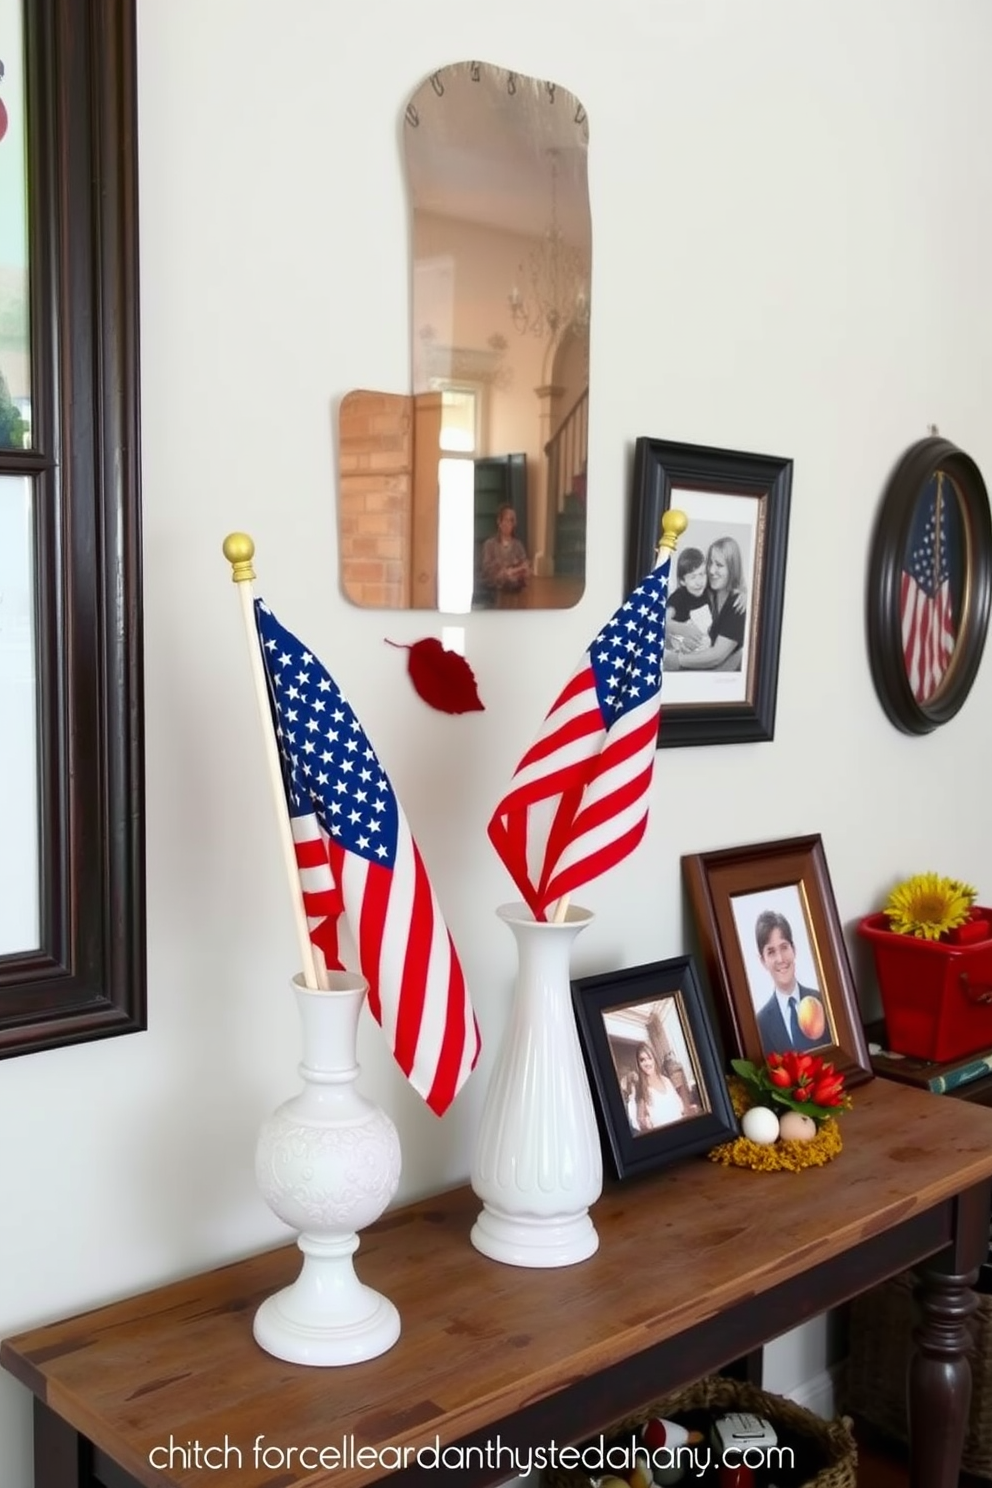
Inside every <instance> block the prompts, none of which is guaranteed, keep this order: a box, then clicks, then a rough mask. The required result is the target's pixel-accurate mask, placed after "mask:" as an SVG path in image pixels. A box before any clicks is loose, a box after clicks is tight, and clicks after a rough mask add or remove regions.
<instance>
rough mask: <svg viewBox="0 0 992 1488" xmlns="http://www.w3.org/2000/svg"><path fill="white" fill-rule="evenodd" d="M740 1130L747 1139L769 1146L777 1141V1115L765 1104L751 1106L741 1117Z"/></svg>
mask: <svg viewBox="0 0 992 1488" xmlns="http://www.w3.org/2000/svg"><path fill="white" fill-rule="evenodd" d="M741 1131H742V1132H743V1133H744V1135H745V1136H746V1137H747V1139H748V1141H750V1142H758V1143H759V1144H760V1145H761V1146H762V1147H770V1146H771V1144H772V1142H777V1141H778V1117H777V1116H776V1115H775V1112H774V1111H769V1109H768V1107H767V1106H752V1107H751V1109H750V1111H745V1112H744V1115H743V1116H742V1117H741Z"/></svg>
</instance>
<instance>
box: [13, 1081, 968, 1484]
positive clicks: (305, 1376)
mask: <svg viewBox="0 0 992 1488" xmlns="http://www.w3.org/2000/svg"><path fill="white" fill-rule="evenodd" d="M854 1100H855V1109H854V1110H853V1111H852V1112H850V1113H849V1114H847V1115H845V1116H844V1117H843V1118H842V1120H843V1132H844V1150H843V1152H842V1153H841V1155H840V1156H839V1157H838V1158H837V1160H836V1161H835V1162H833V1163H831V1164H829V1165H828V1166H827V1167H825V1168H818V1169H810V1170H808V1171H806V1172H803V1173H798V1174H793V1173H769V1174H758V1173H751V1172H746V1171H739V1170H736V1169H725V1168H722V1167H717V1166H715V1165H714V1164H712V1163H709V1162H707V1161H706V1160H705V1159H698V1160H690V1161H687V1162H683V1163H681V1164H679V1165H677V1166H676V1167H673V1168H670V1169H667V1170H664V1171H662V1172H661V1173H659V1174H657V1175H655V1176H653V1177H651V1178H648V1179H643V1180H640V1181H635V1182H629V1183H625V1184H612V1185H608V1187H607V1189H606V1191H605V1192H604V1194H603V1196H602V1198H601V1199H600V1200H599V1202H598V1203H597V1204H596V1205H595V1207H594V1210H593V1217H594V1220H595V1223H596V1227H597V1229H598V1231H599V1235H600V1248H599V1251H598V1253H597V1254H596V1255H595V1256H593V1257H591V1258H590V1259H589V1260H588V1261H585V1262H583V1263H581V1264H580V1265H577V1266H571V1267H567V1268H564V1269H561V1270H550V1271H531V1270H524V1269H519V1268H516V1267H511V1266H503V1265H500V1264H498V1263H496V1262H493V1261H490V1260H487V1259H486V1258H485V1257H483V1256H481V1255H479V1254H478V1252H477V1251H475V1250H474V1249H473V1247H472V1246H471V1244H470V1242H469V1230H470V1228H471V1225H472V1222H473V1220H474V1218H475V1216H476V1214H477V1212H478V1209H479V1202H478V1200H477V1199H476V1198H475V1197H474V1195H473V1194H472V1192H471V1190H470V1189H468V1188H461V1189H457V1190H454V1191H452V1192H450V1193H446V1194H443V1195H440V1196H438V1197H435V1198H432V1199H428V1200H425V1201H423V1202H421V1203H418V1204H414V1205H411V1206H409V1207H407V1208H404V1209H400V1210H397V1211H395V1212H393V1213H391V1214H389V1215H387V1216H386V1217H385V1218H384V1219H383V1220H382V1221H381V1222H380V1223H378V1224H377V1225H375V1226H374V1227H373V1228H372V1229H370V1230H369V1231H368V1232H366V1233H365V1234H364V1235H363V1237H362V1242H361V1247H360V1249H359V1251H358V1255H357V1257H356V1269H357V1271H358V1274H359V1276H360V1278H361V1279H362V1280H363V1281H366V1282H368V1283H369V1284H370V1285H372V1286H375V1287H376V1288H378V1289H379V1290H380V1291H382V1292H383V1293H385V1295H387V1296H388V1297H390V1298H391V1299H392V1300H393V1302H395V1304H396V1306H397V1307H398V1308H399V1312H400V1316H401V1319H402V1323H403V1332H402V1335H401V1338H400V1340H399V1342H398V1343H397V1344H396V1346H395V1347H394V1348H393V1349H391V1350H390V1351H389V1352H388V1353H387V1354H384V1355H383V1356H382V1357H381V1358H379V1359H375V1360H372V1361H370V1362H368V1363H365V1364H357V1365H351V1366H348V1367H345V1368H333V1369H316V1368H310V1369H308V1368H305V1367H302V1366H298V1365H291V1364H285V1363H282V1362H281V1361H279V1360H277V1359H273V1358H271V1357H270V1356H269V1355H267V1354H265V1353H264V1352H262V1350H260V1349H259V1348H258V1347H257V1345H256V1344H255V1343H254V1341H253V1339H252V1334H251V1324H252V1317H253V1314H254V1311H255V1309H256V1307H257V1306H258V1305H259V1303H260V1302H261V1301H262V1300H263V1299H264V1298H265V1297H266V1296H268V1295H269V1294H270V1293H271V1292H273V1291H274V1290H276V1289H278V1288H279V1287H280V1286H284V1285H286V1284H287V1283H288V1282H290V1281H291V1280H293V1279H294V1277H295V1276H296V1274H297V1272H298V1270H299V1265H300V1257H299V1253H298V1251H297V1250H296V1248H295V1246H285V1247H282V1248H280V1249H279V1250H277V1251H271V1252H268V1253H266V1254H264V1255H260V1256H257V1257H254V1258H252V1259H250V1260H248V1261H243V1262H238V1263H236V1264H234V1265H230V1266H226V1267H223V1268H221V1269H219V1270H216V1271H211V1272H207V1273H205V1274H204V1275H201V1276H197V1277H193V1278H191V1279H189V1280H186V1281H180V1282H177V1283H174V1284H172V1285H169V1286H165V1287H161V1288H158V1289H156V1290H154V1291H151V1292H148V1293H146V1294H145V1295H144V1296H141V1297H137V1298H134V1299H132V1300H130V1301H126V1302H121V1303H116V1304H113V1305H111V1306H109V1307H104V1308H101V1309H99V1310H98V1311H95V1312H90V1313H87V1314H84V1315H82V1316H81V1317H77V1318H74V1319H69V1320H67V1321H64V1322H60V1323H57V1324H54V1325H52V1326H49V1327H44V1328H38V1329H35V1330H32V1331H31V1332H28V1333H24V1334H21V1335H20V1336H19V1337H17V1338H13V1339H8V1340H7V1341H6V1342H5V1343H4V1344H3V1345H2V1348H0V1363H2V1364H3V1365H4V1366H5V1367H6V1368H7V1369H8V1370H10V1371H11V1372H12V1373H13V1374H14V1375H16V1377H17V1378H18V1379H19V1380H21V1381H23V1383H24V1384H26V1385H27V1386H28V1387H29V1388H30V1389H31V1390H33V1391H34V1392H35V1393H36V1394H37V1395H38V1396H40V1397H41V1398H42V1399H43V1400H45V1401H46V1402H47V1403H48V1405H49V1406H50V1407H51V1408H52V1409H53V1410H54V1411H56V1412H57V1413H58V1414H59V1415H60V1416H61V1417H62V1418H63V1419H64V1420H66V1421H68V1422H69V1423H70V1424H71V1425H72V1426H73V1427H75V1429H76V1430H78V1431H80V1432H82V1433H83V1434H84V1435H85V1436H87V1437H89V1438H90V1439H91V1440H92V1441H93V1442H94V1443H96V1445H97V1446H98V1447H100V1448H101V1449H102V1450H104V1451H105V1452H107V1453H108V1455H110V1456H111V1457H112V1458H113V1459H114V1460H115V1461H116V1462H118V1463H119V1464H120V1465H121V1466H122V1467H124V1468H125V1469H126V1470H127V1471H128V1472H129V1473H131V1474H132V1475H133V1477H134V1478H135V1479H136V1481H137V1482H139V1483H140V1484H142V1485H147V1488H163V1485H169V1488H173V1485H174V1488H203V1484H204V1482H205V1481H210V1478H209V1475H205V1472H204V1466H205V1463H206V1462H208V1461H209V1459H202V1460H201V1461H200V1463H199V1464H198V1465H197V1464H195V1463H194V1461H193V1459H192V1454H191V1461H190V1465H189V1466H188V1467H185V1468H184V1467H182V1466H179V1465H178V1464H179V1462H180V1460H181V1459H180V1458H179V1457H178V1456H176V1454H173V1456H174V1463H175V1464H176V1465H174V1466H173V1467H172V1468H171V1469H170V1470H169V1471H168V1472H164V1471H158V1470H156V1469H155V1468H153V1467H152V1466H151V1465H150V1462H149V1453H150V1452H151V1451H152V1449H153V1448H156V1447H159V1448H161V1447H163V1446H168V1444H169V1443H170V1438H171V1439H172V1441H173V1443H174V1444H176V1445H179V1446H180V1447H184V1448H185V1447H187V1446H189V1445H191V1444H193V1443H199V1444H200V1448H201V1451H205V1450H206V1448H207V1447H211V1448H218V1447H220V1446H222V1445H223V1444H225V1443H226V1444H227V1445H228V1447H229V1448H236V1449H237V1450H238V1451H240V1453H241V1454H242V1464H241V1470H240V1471H239V1472H238V1473H237V1474H236V1476H231V1477H228V1476H227V1475H226V1474H218V1476H216V1477H215V1478H214V1479H213V1480H214V1481H236V1482H237V1483H238V1484H239V1488H263V1485H264V1488H276V1485H280V1488H303V1485H317V1484H326V1485H330V1484H333V1485H334V1488H358V1485H366V1488H367V1485H368V1484H370V1483H371V1482H372V1481H374V1480H375V1478H376V1477H377V1476H378V1473H377V1472H376V1471H374V1470H371V1469H370V1466H369V1464H368V1463H366V1464H365V1465H361V1464H359V1463H358V1462H357V1461H356V1462H355V1463H354V1465H352V1466H341V1465H332V1466H331V1467H328V1468H327V1470H316V1471H313V1470H310V1469H308V1468H306V1467H301V1466H300V1465H299V1463H298V1462H293V1461H290V1460H287V1458H286V1451H287V1449H288V1448H290V1447H294V1446H295V1447H302V1446H309V1447H311V1448H314V1447H316V1448H320V1447H329V1448H332V1449H333V1448H337V1449H339V1450H340V1449H342V1448H343V1449H344V1450H346V1451H347V1450H348V1449H349V1448H348V1444H349V1443H351V1444H353V1451H354V1452H357V1451H358V1449H359V1448H361V1447H367V1448H375V1449H382V1448H384V1447H387V1446H391V1447H393V1448H395V1447H399V1446H409V1447H417V1448H421V1447H424V1446H425V1445H429V1444H432V1443H434V1441H435V1439H436V1438H439V1439H440V1441H441V1443H450V1442H454V1441H458V1440H459V1439H461V1438H463V1437H465V1436H466V1435H468V1434H469V1433H471V1432H473V1431H478V1430H480V1429H483V1428H486V1427H488V1426H490V1425H492V1424H493V1423H494V1422H498V1421H503V1420H505V1419H506V1418H507V1417H509V1416H511V1415H512V1414H513V1413H514V1412H515V1411H517V1410H520V1409H521V1408H522V1407H523V1406H525V1405H528V1404H531V1403H533V1402H534V1401H535V1400H539V1399H541V1398H542V1397H544V1396H547V1395H549V1394H552V1393H554V1392H555V1391H557V1390H560V1389H562V1388H563V1387H564V1386H566V1385H567V1384H568V1383H569V1382H571V1381H573V1380H576V1379H578V1378H581V1377H583V1376H588V1375H590V1374H593V1373H595V1372H597V1371H600V1370H603V1369H605V1368H607V1367H609V1366H611V1365H614V1364H617V1363H620V1362H622V1361H623V1360H625V1359H626V1358H628V1357H630V1356H631V1355H632V1354H636V1353H638V1352H641V1351H642V1350H643V1349H645V1348H646V1347H648V1346H649V1345H653V1344H657V1343H659V1342H661V1341H663V1340H666V1339H670V1338H673V1337H675V1336H676V1335H678V1334H680V1333H683V1332H685V1331H686V1330H689V1329H692V1328H693V1327H694V1326H695V1325H696V1324H697V1323H701V1322H704V1321H705V1320H706V1319H709V1318H712V1317H714V1316H716V1315H718V1314H720V1313H722V1312H724V1311H725V1310H726V1309H727V1308H728V1307H730V1306H732V1305H733V1304H734V1303H736V1302H739V1301H741V1300H742V1298H744V1297H746V1296H753V1295H755V1294H759V1295H760V1294H761V1293H763V1292H767V1291H768V1290H769V1289H770V1288H772V1287H774V1286H776V1285H778V1284H779V1283H781V1282H783V1281H787V1280H788V1279H789V1278H790V1277H794V1276H796V1275H798V1274H799V1273H801V1272H805V1271H807V1270H809V1269H810V1268H812V1267H815V1266H817V1265H818V1264H819V1263H820V1262H823V1261H826V1260H829V1259H830V1258H832V1257H835V1256H838V1255H840V1254H842V1253H843V1252H845V1251H848V1250H850V1249H851V1248H852V1247H854V1246H856V1245H858V1244H860V1243H861V1242H862V1241H864V1240H866V1239H868V1238H869V1237H871V1236H873V1235H878V1234H880V1233H882V1232H883V1231H886V1230H889V1229H892V1228H893V1227H894V1226H896V1225H898V1224H899V1223H900V1222H901V1221H903V1220H904V1219H906V1218H908V1217H909V1216H911V1215H912V1214H914V1213H917V1212H920V1211H923V1210H926V1209H929V1208H931V1207H932V1206H933V1205H935V1204H938V1203H940V1202H942V1201H944V1200H947V1199H949V1198H951V1197H952V1196H953V1195H955V1194H956V1193H959V1192H962V1191H963V1190H965V1189H967V1188H970V1187H972V1186H974V1185H976V1184H980V1183H982V1182H984V1181H986V1180H988V1179H989V1178H990V1177H992V1111H987V1110H985V1109H982V1108H975V1107H973V1106H969V1105H966V1104H963V1103H960V1102H957V1101H949V1100H947V1099H946V1098H943V1097H940V1096H934V1095H930V1094H927V1093H925V1092H922V1091H918V1090H914V1089H911V1088H910V1087H908V1086H901V1085H896V1084H894V1083H890V1082H888V1081H885V1080H880V1079H876V1080H874V1081H872V1082H871V1083H870V1084H869V1085H866V1086H863V1087H860V1088H859V1089H858V1090H857V1091H856V1092H855V1094H854ZM577 1425H578V1432H579V1433H581V1429H582V1428H581V1423H577ZM260 1435H261V1436H263V1437H264V1441H263V1443H262V1445H263V1447H264V1448H267V1449H268V1450H269V1458H268V1461H267V1462H264V1461H259V1464H258V1465H257V1466H256V1465H255V1463H254V1461H253V1448H254V1443H255V1441H256V1438H257V1437H259V1436H260ZM280 1454H282V1455H281V1456H280ZM157 1460H160V1461H161V1460H163V1459H162V1457H161V1453H160V1454H159V1457H158V1459H157ZM214 1460H215V1461H219V1460H220V1459H219V1458H216V1457H215V1459H214ZM231 1460H232V1461H236V1458H232V1459H231ZM326 1461H327V1462H329V1463H330V1462H331V1459H330V1458H327V1459H326Z"/></svg>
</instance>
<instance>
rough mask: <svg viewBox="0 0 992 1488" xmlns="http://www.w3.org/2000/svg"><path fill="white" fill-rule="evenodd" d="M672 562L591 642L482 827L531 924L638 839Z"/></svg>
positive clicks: (651, 758)
mask: <svg viewBox="0 0 992 1488" xmlns="http://www.w3.org/2000/svg"><path fill="white" fill-rule="evenodd" d="M670 562H671V555H670V553H668V552H667V550H666V553H665V556H664V558H663V560H662V562H661V563H660V564H659V566H658V567H657V568H655V569H654V570H653V572H652V573H650V574H649V575H648V577H647V578H646V579H645V580H644V581H643V583H641V584H639V585H638V586H637V588H636V589H635V590H634V591H633V593H632V594H631V595H630V596H629V597H628V598H627V599H626V600H625V602H624V603H623V605H621V607H620V609H619V610H617V612H616V614H615V615H614V616H613V618H612V619H611V620H609V621H608V622H607V624H606V625H605V626H604V627H603V629H602V630H601V631H600V633H599V635H598V636H597V637H596V639H595V640H594V641H593V643H592V645H591V646H590V647H589V649H588V651H587V652H586V654H585V655H584V656H583V658H582V660H581V662H580V663H579V665H578V667H577V668H576V670H575V672H574V674H573V675H572V677H571V679H570V681H569V682H568V683H567V684H566V686H565V687H564V689H563V690H562V692H561V693H560V694H559V696H558V699H557V701H556V702H555V703H554V705H553V706H552V708H551V711H550V712H549V713H548V716H547V718H546V719H545V720H544V725H543V727H542V729H541V732H540V734H539V735H538V737H537V740H536V742H535V743H534V744H533V745H532V746H531V747H530V749H528V751H527V753H526V754H525V755H524V757H523V759H522V760H521V761H520V764H519V765H518V766H517V769H516V773H515V774H514V777H513V779H512V781H511V782H510V789H509V791H508V792H507V794H506V795H505V796H504V797H503V799H502V801H501V802H500V803H499V805H498V806H497V807H496V810H495V812H494V814H493V818H492V820H491V821H490V823H489V836H490V839H491V841H492V843H493V846H494V847H495V849H496V851H497V852H498V853H499V855H500V857H501V858H502V860H503V862H504V863H505V865H506V867H507V868H508V870H509V872H510V876H511V878H512V879H513V881H514V883H515V884H516V885H517V888H518V889H519V890H520V892H521V894H522V895H523V897H524V899H525V901H526V903H527V905H528V907H529V908H530V910H531V913H532V914H533V915H534V918H535V919H536V920H543V919H545V918H546V914H545V911H546V910H547V908H548V906H549V905H550V904H551V903H553V902H554V901H555V900H557V899H560V898H561V897H562V896H563V895H564V894H571V893H572V892H573V891H574V890H575V889H577V888H579V887H581V885H583V884H585V883H588V882H589V880H590V879H592V878H596V877H598V875H599V874H601V873H605V872H606V870H607V869H608V868H612V867H613V866H614V864H616V863H619V862H622V860H623V859H624V858H625V857H626V856H627V854H628V853H631V852H633V850H634V848H635V847H636V846H637V844H638V843H639V842H640V840H641V838H642V837H643V835H644V828H645V825H646V823H647V814H648V796H649V793H650V789H651V775H652V771H653V769H654V757H655V750H656V748H657V744H658V713H659V709H660V707H661V667H662V656H663V652H664V646H665V606H666V604H667V601H668V573H669V566H670Z"/></svg>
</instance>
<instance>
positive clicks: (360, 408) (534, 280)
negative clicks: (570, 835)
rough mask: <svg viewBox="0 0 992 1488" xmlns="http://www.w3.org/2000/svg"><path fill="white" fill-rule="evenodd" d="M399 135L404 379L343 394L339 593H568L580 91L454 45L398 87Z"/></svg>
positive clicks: (402, 601)
mask: <svg viewBox="0 0 992 1488" xmlns="http://www.w3.org/2000/svg"><path fill="white" fill-rule="evenodd" d="M402 133H403V155H404V161H405V165H406V171H407V179H408V183H409V188H410V201H411V208H412V212H411V224H410V225H411V233H410V244H411V250H412V274H411V281H410V287H411V301H410V303H411V325H410V333H411V334H410V352H411V388H412V390H411V392H410V393H407V394H404V393H386V392H372V391H357V392H353V393H349V394H348V395H347V396H346V397H345V398H344V399H343V400H342V404H341V411H340V417H339V446H338V448H339V460H340V465H339V512H340V528H339V536H340V544H339V551H340V557H341V581H342V588H343V590H344V593H345V594H346V595H347V597H348V598H349V599H350V600H352V601H353V602H354V603H355V604H360V605H369V606H374V607H377V608H388V609H393V608H398V609H425V610H440V611H441V612H443V613H452V614H459V613H464V612H465V611H467V610H489V609H492V610H503V609H523V610H535V609H562V608H565V607H568V606H570V605H574V604H576V603H577V602H578V600H579V599H580V598H581V596H582V592H583V588H584V586H585V573H586V525H587V514H586V499H587V490H586V466H587V457H588V427H589V423H588V418H589V412H588V409H589V351H588V348H589V319H590V316H589V311H590V267H591V260H592V225H591V216H590V210H589V188H588V176H587V156H588V141H589V127H588V121H587V118H586V113H585V109H584V108H583V106H582V104H581V103H580V102H579V100H578V99H577V98H576V97H575V96H574V94H571V93H569V92H568V91H567V90H566V89H564V88H562V87H560V86H559V85H557V84H555V83H550V82H546V81H544V80H542V79H538V78H532V77H527V76H525V75H524V74H523V73H516V72H509V71H507V70H506V69H505V68H500V67H494V66H490V65H489V64H487V63H484V62H458V63H454V64H452V65H451V66H448V67H442V68H440V69H438V71H437V72H434V73H432V74H431V75H430V76H429V77H428V78H427V79H425V81H424V82H423V83H422V84H421V85H420V86H419V87H418V88H417V89H416V90H415V91H414V93H413V94H412V96H411V97H410V99H409V101H408V103H407V105H406V108H405V111H404V114H403V129H402ZM518 332H519V333H520V334H518ZM501 564H502V567H501V566H500V565H501ZM522 564H525V565H526V566H525V567H523V568H522V567H521V565H522ZM511 569H515V570H516V577H515V578H513V579H512V580H511V574H510V572H509V571H510V570H511Z"/></svg>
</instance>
